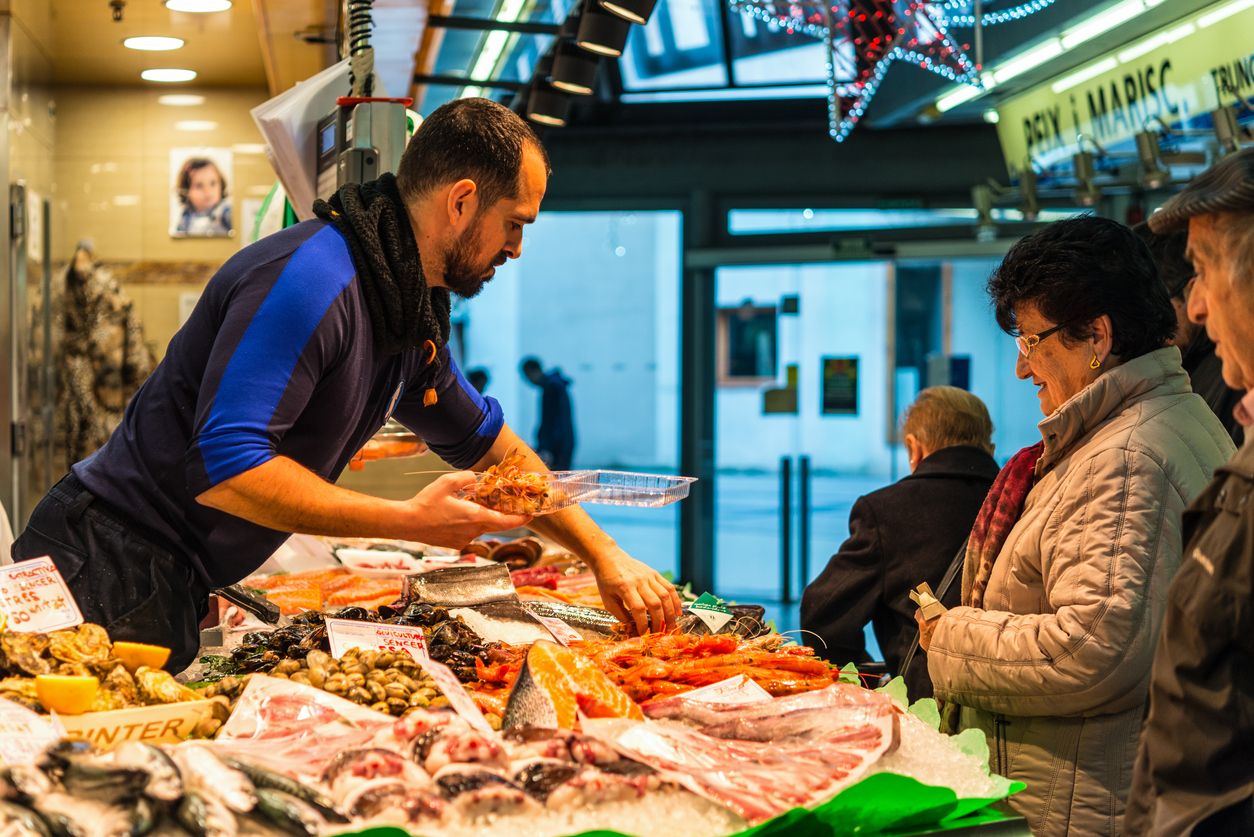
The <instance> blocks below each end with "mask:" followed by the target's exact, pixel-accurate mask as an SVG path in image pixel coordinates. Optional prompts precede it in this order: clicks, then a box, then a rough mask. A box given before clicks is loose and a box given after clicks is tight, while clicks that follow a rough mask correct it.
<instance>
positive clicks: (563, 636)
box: [532, 613, 583, 646]
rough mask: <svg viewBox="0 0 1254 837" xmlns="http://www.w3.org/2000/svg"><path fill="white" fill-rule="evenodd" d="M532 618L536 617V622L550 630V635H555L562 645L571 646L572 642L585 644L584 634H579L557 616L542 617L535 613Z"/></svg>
mask: <svg viewBox="0 0 1254 837" xmlns="http://www.w3.org/2000/svg"><path fill="white" fill-rule="evenodd" d="M532 616H534V617H535V618H536V620H537V621H538V622H539V623H540V624H541V625H543V626H544V627H545V629H546V630H548V632H549V633H551V634H553V638H554V639H556V640H557V641H558V642H560V643H561V644H562V645H566V646H569V645H570V644H571V643H572V642H583V634H581V633H579V631H577V630H575V629H574V628H572V627H571V626H570V625H567V624H566V623H565V622H563V621H562V620H561V619H558V618H557V617H556V616H540V615H539V614H535V613H533V614H532Z"/></svg>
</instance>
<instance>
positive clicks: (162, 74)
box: [139, 67, 196, 84]
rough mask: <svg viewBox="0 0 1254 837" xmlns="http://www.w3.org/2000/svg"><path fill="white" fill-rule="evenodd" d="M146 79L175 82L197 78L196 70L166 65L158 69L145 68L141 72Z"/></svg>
mask: <svg viewBox="0 0 1254 837" xmlns="http://www.w3.org/2000/svg"><path fill="white" fill-rule="evenodd" d="M139 77H140V78H142V79H143V80H144V81H159V82H161V83H163V84H174V83H177V82H180V81H192V80H193V79H194V78H196V71H195V70H178V69H174V68H172V67H165V68H161V69H156V70H144V71H143V72H142V73H140V74H139Z"/></svg>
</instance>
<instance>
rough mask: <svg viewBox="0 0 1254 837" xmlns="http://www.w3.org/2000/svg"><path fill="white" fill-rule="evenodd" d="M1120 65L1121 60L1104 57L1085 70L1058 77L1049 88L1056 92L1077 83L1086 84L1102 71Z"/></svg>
mask: <svg viewBox="0 0 1254 837" xmlns="http://www.w3.org/2000/svg"><path fill="white" fill-rule="evenodd" d="M1118 66H1119V62H1118V61H1116V60H1115V59H1113V58H1103V59H1102V60H1101V61H1098V62H1096V63H1094V64H1090V65H1088V66H1087V67H1085V68H1084V69H1083V70H1077V71H1076V72H1074V73H1072V74H1071V75H1069V76H1063V77H1062V78H1060V79H1058V81H1056V82H1054V83H1053V84H1051V85H1050V86H1049V89H1050V90H1053V91H1054V92H1055V93H1063V92H1066V91H1067V90H1070V89H1071V88H1073V87H1075V86H1076V85H1077V84H1084V82H1086V81H1088V80H1090V79H1095V78H1097V77H1098V76H1100V75H1101V74H1102V73H1108V72H1110V71H1111V70H1113V69H1115V68H1116V67H1118Z"/></svg>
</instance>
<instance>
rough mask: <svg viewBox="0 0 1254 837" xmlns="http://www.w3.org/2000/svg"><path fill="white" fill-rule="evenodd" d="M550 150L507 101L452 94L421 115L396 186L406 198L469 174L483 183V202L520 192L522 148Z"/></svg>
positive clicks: (480, 185)
mask: <svg viewBox="0 0 1254 837" xmlns="http://www.w3.org/2000/svg"><path fill="white" fill-rule="evenodd" d="M528 145H529V146H531V147H532V148H534V149H536V151H538V152H540V156H541V157H542V158H543V159H544V167H545V169H548V167H549V156H548V154H547V153H546V152H545V150H544V146H543V145H541V144H540V138H539V137H537V136H536V133H535V131H533V130H531V126H530V125H528V124H527V123H526V122H524V121H523V120H522V119H521V118H520V117H519V116H518V114H516V113H514V112H513V111H512V110H510V109H509V108H507V107H505V106H504V105H498V104H497V103H496V102H492V101H489V100H487V99H454V100H453V101H451V102H448V103H447V104H444V105H441V106H440V107H438V108H436V109H435V110H433V111H432V112H431V115H430V116H428V117H427V118H426V119H424V120H423V121H422V124H421V125H419V126H418V130H417V131H415V132H414V136H413V137H412V138H411V139H410V140H409V145H407V146H406V147H405V153H404V154H402V155H401V164H400V166H398V167H397V170H396V186H397V189H399V190H400V193H401V197H402V198H403V199H404V200H405V201H406V202H407V203H408V202H410V201H413V200H416V199H418V198H420V197H422V196H423V195H425V194H427V193H428V192H430V191H431V190H432V189H435V188H436V187H438V186H443V185H444V184H446V183H453V182H455V181H458V180H461V179H462V178H467V179H469V180H473V181H474V182H475V186H477V187H478V189H479V206H480V207H483V208H487V207H489V206H492V205H494V204H495V203H496V202H497V201H499V200H500V199H501V198H505V197H515V196H516V195H517V194H518V177H519V172H520V171H521V169H522V158H523V149H524V148H526V147H527V146H528Z"/></svg>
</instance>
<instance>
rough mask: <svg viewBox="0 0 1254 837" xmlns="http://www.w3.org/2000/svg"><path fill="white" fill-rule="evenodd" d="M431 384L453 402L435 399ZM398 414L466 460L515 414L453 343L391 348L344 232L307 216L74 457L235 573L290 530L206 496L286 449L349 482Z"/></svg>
mask: <svg viewBox="0 0 1254 837" xmlns="http://www.w3.org/2000/svg"><path fill="white" fill-rule="evenodd" d="M428 388H434V389H435V391H436V393H437V395H438V400H437V401H436V403H435V404H432V405H431V406H423V393H424V392H425V391H426V390H427V389H428ZM389 415H395V417H396V419H397V420H398V421H400V422H401V423H402V424H404V425H405V426H407V427H409V428H410V429H411V430H413V431H414V432H415V433H417V434H418V435H419V436H420V437H421V438H423V439H424V440H425V441H426V442H427V444H428V445H429V446H430V447H431V449H432V450H433V451H434V452H435V453H437V454H439V455H440V457H442V458H443V459H444V460H445V461H447V462H448V463H449V464H451V465H453V466H454V467H459V468H464V467H468V466H470V465H472V464H473V463H475V462H477V461H478V460H479V459H481V458H482V457H483V456H484V455H485V454H486V453H487V452H488V449H489V448H490V447H491V446H492V443H493V442H494V441H495V439H496V437H497V434H498V433H499V432H500V430H501V427H502V425H503V423H504V417H503V416H502V414H501V407H500V405H499V404H498V403H497V402H496V401H495V400H494V399H492V398H484V397H483V396H481V395H480V394H479V393H478V392H476V391H475V389H474V387H472V386H470V384H469V383H467V382H466V379H465V378H464V377H463V376H462V374H461V372H460V371H459V370H458V368H457V366H456V364H455V363H454V362H453V359H452V357H451V356H450V355H449V351H448V347H447V346H444V347H442V348H441V349H440V352H439V356H438V360H437V361H436V362H435V363H430V364H428V363H427V357H425V356H424V353H423V352H422V351H421V350H410V351H405V352H402V353H400V354H393V355H385V354H383V353H381V352H380V351H379V350H378V349H376V348H375V345H374V340H373V337H372V332H371V323H370V314H369V312H368V311H367V309H366V304H365V299H364V297H363V293H362V289H361V286H360V284H359V283H358V282H357V279H356V272H355V270H354V268H353V263H352V259H351V258H350V256H349V252H348V247H347V245H346V244H345V242H344V239H343V237H342V236H341V235H340V233H339V232H338V231H337V230H336V229H335V228H334V227H332V226H329V225H327V224H326V223H324V222H323V221H306V222H304V223H302V224H298V225H296V226H294V227H290V228H288V229H286V230H283V231H282V232H279V233H277V234H275V235H272V236H269V237H267V238H264V239H262V240H261V241H258V242H257V243H256V244H253V245H251V246H249V247H247V248H245V249H243V250H241V251H240V252H239V253H237V254H236V255H235V256H234V257H232V258H231V259H230V261H228V262H227V263H226V264H225V265H223V266H222V268H221V269H220V270H218V272H217V273H216V274H215V275H214V277H213V278H212V279H210V280H209V284H208V285H207V286H206V288H205V292H204V294H203V295H202V296H201V299H200V301H199V302H198V303H197V305H196V308H195V310H194V311H193V312H192V315H191V317H190V318H189V319H188V321H187V323H186V324H185V325H184V326H183V328H181V329H180V330H179V332H178V333H177V334H175V335H174V337H173V339H171V341H170V346H169V349H168V350H167V353H166V356H165V359H164V360H163V361H162V362H161V364H160V365H159V366H157V369H156V371H154V372H153V374H152V376H151V377H150V378H149V379H148V380H147V381H145V382H144V385H143V386H142V387H140V388H139V391H138V392H136V393H135V397H134V398H133V399H131V402H130V404H128V405H127V408H126V414H125V416H124V418H123V420H122V424H121V425H120V426H119V427H118V428H117V430H115V431H114V433H113V435H112V436H110V437H109V441H108V442H106V443H105V445H104V447H102V448H101V449H100V450H98V451H97V452H96V453H94V454H92V455H91V456H90V457H88V458H87V459H85V460H83V461H82V462H79V463H77V464H76V465H74V468H73V470H74V474H75V475H76V476H77V477H78V478H79V479H80V480H82V482H83V484H84V485H85V486H86V487H87V489H88V490H89V491H91V492H92V494H94V495H96V497H98V498H100V500H101V501H103V502H104V503H105V504H106V505H107V506H109V507H111V508H113V509H114V510H116V511H117V512H119V513H121V514H122V515H124V516H126V517H127V518H129V519H131V520H133V521H135V522H136V523H137V524H140V525H142V526H145V527H147V528H148V529H149V530H151V531H152V532H153V533H154V534H156V535H158V536H160V537H161V538H163V539H165V540H167V541H169V542H170V543H172V544H175V545H177V546H181V547H182V548H183V549H184V550H185V551H186V553H187V555H188V558H189V559H190V560H191V561H192V562H193V564H194V565H195V567H196V569H197V570H198V571H199V572H200V573H201V575H202V576H203V577H204V578H205V580H206V581H207V582H208V583H209V584H210V585H211V586H222V585H225V584H230V583H233V582H236V581H238V580H239V579H241V578H243V577H244V576H246V575H248V574H249V573H250V572H252V571H253V570H254V569H256V568H257V567H258V566H260V565H261V564H262V563H263V562H264V561H265V560H266V558H267V557H268V556H269V555H270V554H271V553H272V552H273V551H274V550H275V549H276V548H278V546H279V545H280V544H281V543H282V542H283V541H284V539H286V537H287V534H286V533H282V532H276V531H275V530H273V529H268V528H266V527H263V526H258V525H256V524H254V523H250V522H248V521H246V520H244V519H242V518H239V517H235V516H234V515H230V514H226V513H224V512H220V511H216V510H214V509H211V508H209V507H207V506H203V505H201V504H199V503H197V502H196V497H197V495H199V494H201V493H202V492H204V491H205V490H207V489H208V488H210V487H212V486H215V485H217V484H218V483H220V482H223V481H225V480H228V479H230V478H231V477H234V476H235V475H237V474H242V473H244V472H245V471H248V470H250V469H252V468H255V467H257V466H258V465H261V464H263V463H264V462H266V461H268V460H270V459H272V458H273V457H275V456H286V457H289V458H291V459H294V460H296V461H297V462H299V463H300V464H301V465H303V466H305V467H306V468H308V469H309V470H311V471H313V472H314V473H316V474H318V475H319V476H321V477H323V478H325V479H327V480H335V479H336V478H337V477H338V476H339V475H340V472H341V471H343V470H344V467H345V466H346V465H347V464H348V462H349V460H350V459H351V458H352V457H353V455H354V454H355V453H356V452H357V450H358V449H360V448H361V446H362V445H363V444H364V443H365V442H366V440H367V439H369V438H370V437H371V436H372V435H373V434H374V433H375V432H376V431H377V430H378V429H379V428H380V427H382V426H383V423H384V421H386V420H387V418H388V416H389ZM362 534H363V535H368V534H369V533H368V532H363V533H362Z"/></svg>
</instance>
